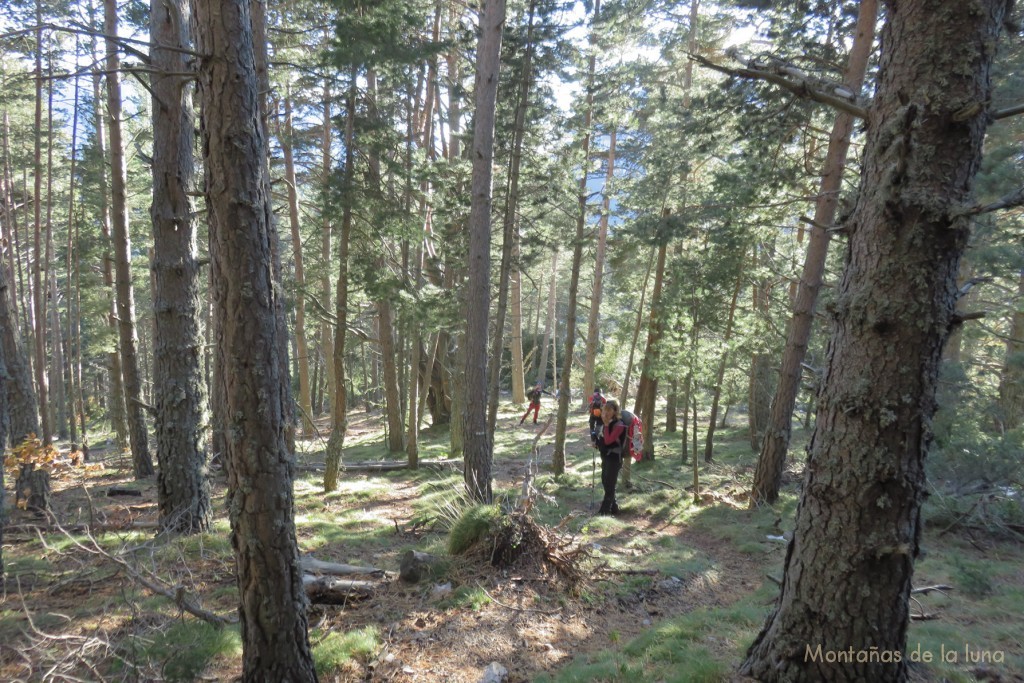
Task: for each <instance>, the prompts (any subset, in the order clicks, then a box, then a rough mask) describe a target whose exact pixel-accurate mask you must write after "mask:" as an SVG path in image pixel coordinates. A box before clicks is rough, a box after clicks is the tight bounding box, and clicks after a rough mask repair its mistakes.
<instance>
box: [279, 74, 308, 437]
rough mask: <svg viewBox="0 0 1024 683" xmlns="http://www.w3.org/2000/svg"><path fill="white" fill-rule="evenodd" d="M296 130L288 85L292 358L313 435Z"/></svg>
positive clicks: (285, 145)
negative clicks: (292, 279)
mask: <svg viewBox="0 0 1024 683" xmlns="http://www.w3.org/2000/svg"><path fill="white" fill-rule="evenodd" d="M294 136H295V132H294V130H293V129H292V98H291V89H290V88H288V89H287V90H286V92H285V97H284V134H283V135H282V136H281V152H282V155H283V156H284V175H285V185H286V186H287V190H288V226H289V227H290V228H291V237H292V265H293V267H294V268H295V350H296V353H295V356H296V357H295V360H296V362H297V363H298V366H299V412H300V413H302V415H301V416H300V419H301V420H302V431H303V433H304V434H306V435H307V436H310V435H312V434H313V432H314V430H315V427H314V426H313V401H312V392H311V390H310V384H309V345H308V343H307V342H306V274H305V270H304V269H303V267H302V234H301V232H300V230H299V228H300V225H299V188H298V187H297V186H296V180H295V155H294V153H293V151H292V145H293V138H294Z"/></svg>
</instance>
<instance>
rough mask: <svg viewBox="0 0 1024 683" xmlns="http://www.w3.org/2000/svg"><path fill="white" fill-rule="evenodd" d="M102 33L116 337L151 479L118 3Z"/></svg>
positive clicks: (112, 0) (140, 461)
mask: <svg viewBox="0 0 1024 683" xmlns="http://www.w3.org/2000/svg"><path fill="white" fill-rule="evenodd" d="M103 17H104V20H103V30H104V32H105V33H106V35H108V36H111V38H108V39H107V41H106V43H107V49H106V66H107V74H106V78H107V127H108V129H109V132H110V191H111V202H110V217H111V223H110V228H111V231H110V232H111V240H112V241H113V243H114V273H115V283H114V284H115V290H116V294H117V332H118V339H119V341H120V348H121V373H122V378H123V381H124V401H125V415H126V417H127V422H128V441H129V443H130V444H131V449H132V469H133V470H134V472H135V476H136V478H142V477H149V476H152V474H153V471H154V470H153V460H152V458H151V457H150V455H149V433H148V431H147V429H146V415H145V413H144V412H143V407H142V403H141V401H142V376H141V375H140V373H139V357H138V344H139V338H138V335H137V333H136V330H135V290H134V288H133V286H132V269H131V240H130V238H129V233H128V192H127V188H126V184H127V178H128V169H127V164H126V161H125V157H124V141H123V140H122V138H121V80H120V68H121V66H120V64H121V60H120V57H119V55H118V49H119V47H118V45H117V42H116V41H115V38H114V37H116V36H117V2H116V0H104V2H103Z"/></svg>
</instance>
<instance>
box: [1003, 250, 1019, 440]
mask: <svg viewBox="0 0 1024 683" xmlns="http://www.w3.org/2000/svg"><path fill="white" fill-rule="evenodd" d="M999 408H1000V412H1001V413H1002V414H1001V415H1000V422H1001V427H1002V428H1003V429H1007V430H1009V429H1016V428H1017V427H1019V426H1020V425H1021V422H1022V421H1024V270H1021V271H1020V280H1019V281H1018V284H1017V305H1016V309H1015V310H1014V311H1013V316H1012V319H1011V323H1010V335H1009V339H1007V340H1006V356H1005V357H1004V361H1003V371H1002V374H1001V375H1000V377H999Z"/></svg>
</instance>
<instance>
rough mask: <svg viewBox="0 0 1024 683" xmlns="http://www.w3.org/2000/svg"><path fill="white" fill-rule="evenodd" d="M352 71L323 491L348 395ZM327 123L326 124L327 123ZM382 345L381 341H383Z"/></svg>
mask: <svg viewBox="0 0 1024 683" xmlns="http://www.w3.org/2000/svg"><path fill="white" fill-rule="evenodd" d="M357 76H358V73H357V71H356V69H355V68H353V69H352V72H351V74H350V77H349V87H348V97H347V98H346V101H345V168H344V170H343V172H344V176H343V178H344V180H343V184H344V185H343V187H342V193H343V194H342V209H341V235H339V237H338V283H337V289H336V296H335V308H334V315H335V318H336V320H335V325H336V327H335V332H334V343H333V344H331V345H330V348H331V349H333V351H332V354H333V355H332V359H331V360H332V362H331V366H330V367H331V369H332V370H333V372H334V376H333V378H332V382H331V386H332V387H333V393H332V395H331V436H330V438H329V439H328V441H327V453H326V455H325V458H326V463H325V468H324V491H327V492H330V491H334V490H336V489H337V488H338V472H339V470H340V468H341V462H342V453H343V451H344V448H345V433H346V432H347V431H348V392H347V391H346V389H345V342H346V339H347V334H348V248H349V240H350V239H351V235H352V208H353V202H354V201H355V197H354V196H353V192H354V191H355V187H354V185H353V180H354V178H355V168H354V164H355V158H356V154H355V125H356V124H355V120H356V95H357V92H358V91H357V89H356V78H357ZM327 123H329V122H327ZM382 343H383V342H382Z"/></svg>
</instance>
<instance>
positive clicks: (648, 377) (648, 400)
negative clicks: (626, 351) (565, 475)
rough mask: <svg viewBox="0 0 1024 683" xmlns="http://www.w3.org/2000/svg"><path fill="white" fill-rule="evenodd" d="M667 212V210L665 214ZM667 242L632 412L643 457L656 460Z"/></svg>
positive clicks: (660, 253)
mask: <svg viewBox="0 0 1024 683" xmlns="http://www.w3.org/2000/svg"><path fill="white" fill-rule="evenodd" d="M663 215H664V216H667V215H668V209H666V210H665V211H664V213H663ZM667 253H668V242H667V241H664V242H662V243H661V244H660V245H658V260H657V263H656V265H655V266H654V289H653V291H652V292H651V321H650V323H649V324H648V326H647V346H646V349H645V351H644V360H643V364H642V366H641V370H640V385H639V386H638V387H637V390H636V404H635V405H634V406H633V412H634V413H635V414H636V415H637V416H639V417H640V419H641V421H643V423H644V429H645V430H646V431H645V432H644V450H643V457H644V459H645V460H646V459H651V460H653V459H654V406H655V402H656V401H657V398H658V376H657V374H656V373H657V368H658V358H659V355H660V345H661V335H662V321H661V316H662V311H661V290H662V287H663V286H664V280H665V257H666V255H667Z"/></svg>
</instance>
